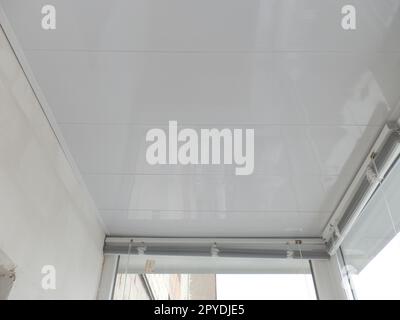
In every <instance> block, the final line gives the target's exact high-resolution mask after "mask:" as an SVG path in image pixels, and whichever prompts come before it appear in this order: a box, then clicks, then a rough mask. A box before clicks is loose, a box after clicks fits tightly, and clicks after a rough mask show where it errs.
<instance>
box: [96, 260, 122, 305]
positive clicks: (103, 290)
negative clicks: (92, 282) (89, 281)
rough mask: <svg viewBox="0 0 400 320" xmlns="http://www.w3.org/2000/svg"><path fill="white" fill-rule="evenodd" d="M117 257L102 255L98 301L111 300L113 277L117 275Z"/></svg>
mask: <svg viewBox="0 0 400 320" xmlns="http://www.w3.org/2000/svg"><path fill="white" fill-rule="evenodd" d="M118 261H119V256H118V255H116V254H115V255H114V254H113V255H109V254H106V255H104V261H103V271H102V273H101V279H100V285H99V291H98V293H97V299H98V300H111V299H112V295H113V291H114V285H115V277H116V274H117V268H118Z"/></svg>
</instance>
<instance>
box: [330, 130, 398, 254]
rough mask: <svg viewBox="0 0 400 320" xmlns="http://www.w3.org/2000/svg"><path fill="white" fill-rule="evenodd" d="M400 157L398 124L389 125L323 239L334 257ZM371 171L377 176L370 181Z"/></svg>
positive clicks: (333, 217)
mask: <svg viewBox="0 0 400 320" xmlns="http://www.w3.org/2000/svg"><path fill="white" fill-rule="evenodd" d="M399 156H400V131H399V128H398V126H397V125H396V124H389V125H386V126H385V127H384V129H383V130H382V132H381V134H380V135H379V137H378V139H377V141H376V142H375V144H374V146H373V147H372V149H371V151H370V152H369V155H368V157H367V159H366V160H365V161H364V163H363V165H362V166H361V168H360V170H359V171H358V173H357V174H356V176H355V178H354V180H353V182H352V184H351V185H350V186H349V188H348V189H347V191H346V193H345V195H344V196H343V198H342V200H341V202H340V203H339V205H338V207H337V208H336V210H335V212H334V214H333V215H332V217H331V219H330V220H329V223H328V224H327V226H326V227H325V229H324V232H323V234H322V237H323V238H324V239H325V241H326V245H327V250H328V253H329V254H330V255H333V254H334V253H335V252H336V250H337V249H338V248H339V246H340V245H341V243H342V242H343V240H344V238H345V237H346V235H347V233H348V232H349V231H350V229H351V228H352V226H353V225H354V223H355V222H356V220H357V219H358V218H359V216H360V215H361V214H362V211H363V209H364V208H365V206H366V205H367V204H368V202H369V200H370V199H371V197H372V196H373V195H374V193H375V191H376V190H377V189H378V188H379V187H380V184H381V183H382V182H383V181H384V179H385V178H386V176H387V175H388V174H389V172H390V170H391V168H392V167H393V165H394V164H395V163H396V161H397V160H398V159H399ZM368 170H372V172H374V173H375V174H376V177H375V179H372V180H371V178H369V177H368V174H367V171H368Z"/></svg>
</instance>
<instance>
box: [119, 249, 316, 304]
mask: <svg viewBox="0 0 400 320" xmlns="http://www.w3.org/2000/svg"><path fill="white" fill-rule="evenodd" d="M149 260H151V261H153V262H152V265H153V267H154V269H153V271H154V273H143V272H146V271H145V270H146V265H148V264H149V263H148V261H149ZM177 260H179V265H180V266H185V268H186V269H181V270H182V271H186V272H190V273H180V274H179V273H161V272H160V271H164V272H165V271H166V272H171V271H173V270H174V269H175V270H176V266H177ZM245 260H246V261H243V259H240V258H214V257H212V258H204V257H201V258H200V257H167V256H159V257H154V256H153V257H147V256H145V255H141V256H135V258H134V259H133V258H131V259H129V261H128V259H127V255H121V257H120V264H119V267H118V272H117V277H116V285H115V290H114V299H123V300H132V299H152V298H154V299H157V300H158V299H163V300H164V299H171V300H186V299H190V300H204V299H210V300H215V299H304V300H312V299H316V293H315V288H314V282H313V278H312V275H311V270H310V265H309V261H308V260H299V259H251V260H249V259H245ZM253 260H254V261H253ZM171 261H173V262H174V264H173V265H172V266H171V264H170V263H171ZM217 261H219V262H218V263H217ZM249 261H253V262H254V265H253V266H252V268H253V269H254V268H255V269H254V270H257V271H258V272H257V273H252V274H250V273H247V274H236V273H237V272H238V271H237V270H236V269H232V270H236V273H233V272H232V273H229V274H221V273H210V272H209V271H210V269H212V268H214V269H217V270H219V271H218V272H221V271H222V270H225V272H226V270H230V269H229V268H227V266H228V263H229V265H232V264H236V263H237V264H239V265H240V264H241V263H244V262H247V264H248V262H249ZM258 264H259V265H258ZM252 268H248V269H247V270H248V271H247V272H249V270H252ZM261 270H262V271H263V274H260V273H259V272H260V271H261ZM194 272H195V273H194ZM201 272H204V273H201ZM228 272H229V271H228Z"/></svg>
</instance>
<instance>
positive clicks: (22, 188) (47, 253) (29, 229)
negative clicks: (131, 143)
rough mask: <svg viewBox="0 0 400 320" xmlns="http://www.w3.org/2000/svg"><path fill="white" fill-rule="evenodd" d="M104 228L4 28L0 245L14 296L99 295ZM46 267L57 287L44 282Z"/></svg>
mask: <svg viewBox="0 0 400 320" xmlns="http://www.w3.org/2000/svg"><path fill="white" fill-rule="evenodd" d="M103 240H104V232H103V228H102V226H101V224H100V223H99V221H98V219H97V217H96V209H95V207H94V205H93V202H91V201H90V198H89V197H88V195H87V193H86V192H84V188H83V186H82V185H81V184H80V183H79V182H78V179H77V178H76V177H75V175H74V174H73V170H72V169H71V166H70V164H69V163H68V161H67V159H66V157H65V156H64V153H63V152H62V150H61V147H60V145H59V143H58V142H57V139H56V137H55V135H54V134H53V132H52V130H51V127H50V125H49V123H48V121H47V120H46V117H45V115H44V113H43V112H42V109H41V107H40V105H39V104H38V101H37V100H36V98H35V96H34V94H33V91H32V90H31V88H30V86H29V84H28V81H27V79H26V77H25V76H24V73H23V71H22V69H21V67H20V65H19V64H18V61H17V59H16V57H15V55H14V54H13V51H12V49H11V47H10V45H9V43H8V41H7V39H6V37H5V35H4V33H3V31H2V30H1V29H0V249H1V250H3V251H4V252H5V253H6V254H7V255H8V256H9V258H10V259H11V260H12V261H13V263H14V264H15V265H16V282H15V284H14V287H13V289H12V291H11V294H10V298H11V299H24V298H27V299H70V298H76V299H94V298H95V297H96V293H97V287H98V283H99V278H100V273H101V266H102V260H103V254H102V246H103ZM43 265H54V266H55V268H56V289H55V290H44V289H42V286H41V280H42V277H43V275H42V274H41V269H42V267H43Z"/></svg>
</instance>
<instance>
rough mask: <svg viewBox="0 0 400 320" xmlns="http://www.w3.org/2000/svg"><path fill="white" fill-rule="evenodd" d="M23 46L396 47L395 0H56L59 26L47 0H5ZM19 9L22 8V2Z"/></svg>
mask: <svg viewBox="0 0 400 320" xmlns="http://www.w3.org/2000/svg"><path fill="white" fill-rule="evenodd" d="M1 3H2V4H3V5H4V7H5V10H6V12H7V14H8V16H9V17H10V19H11V20H12V21H14V23H13V24H14V26H15V27H14V28H15V30H16V33H17V34H19V35H21V36H20V39H21V42H22V44H23V46H24V48H25V49H40V50H43V49H45V50H66V51H69V50H91V51H102V50H106V51H107V50H128V51H129V50H133V51H142V50H143V51H256V50H266V51H270V50H272V51H298V50H300V51H333V52H337V51H359V50H362V51H364V50H367V51H393V50H400V39H399V37H398V34H397V33H396V28H399V24H400V19H399V16H398V10H399V8H400V4H399V2H398V1H397V0H353V1H351V4H353V5H355V6H356V7H357V9H358V16H357V19H358V26H359V28H358V29H357V30H355V31H354V32H347V33H346V32H343V30H342V29H341V26H340V24H339V21H340V19H341V17H342V15H341V8H342V6H344V5H346V4H349V2H348V1H346V0H324V1H321V0H300V1H299V0H201V1H200V0H169V1H165V0H113V1H108V0H86V1H82V0H68V1H65V0H52V1H51V4H53V5H55V6H56V8H57V11H58V12H57V15H58V25H57V32H53V33H50V34H48V33H46V32H44V31H43V30H42V29H41V28H40V24H39V23H38V22H39V21H40V20H41V17H42V15H41V13H40V9H41V7H42V6H43V5H45V4H48V3H49V1H45V0H29V1H27V0H1ZM21 8H22V9H21Z"/></svg>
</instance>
